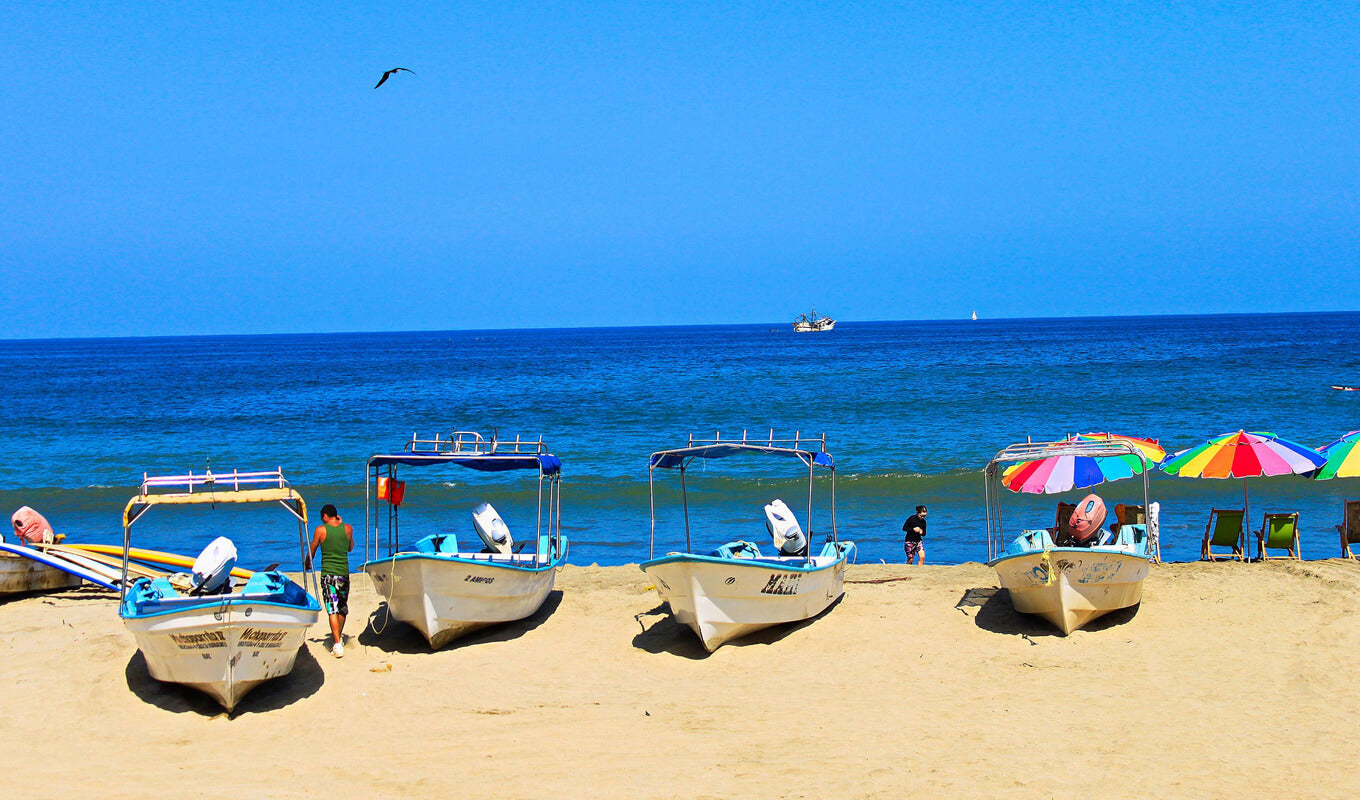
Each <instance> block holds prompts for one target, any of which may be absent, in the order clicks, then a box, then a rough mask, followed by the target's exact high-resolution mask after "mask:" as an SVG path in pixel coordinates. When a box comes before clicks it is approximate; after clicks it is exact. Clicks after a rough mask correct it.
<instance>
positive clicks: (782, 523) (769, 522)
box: [765, 499, 807, 556]
mask: <svg viewBox="0 0 1360 800" xmlns="http://www.w3.org/2000/svg"><path fill="white" fill-rule="evenodd" d="M765 527H766V528H768V529H769V531H770V538H772V539H774V546H775V547H777V548H779V552H780V553H781V554H783V555H786V556H795V555H798V554H800V553H802V552H803V551H804V550H806V549H807V536H805V535H803V529H802V528H800V527H798V520H797V519H795V518H794V516H793V512H792V511H790V510H789V507H788V506H787V505H785V504H784V501H783V500H777V499H776V500H772V501H770V503H769V505H767V506H765Z"/></svg>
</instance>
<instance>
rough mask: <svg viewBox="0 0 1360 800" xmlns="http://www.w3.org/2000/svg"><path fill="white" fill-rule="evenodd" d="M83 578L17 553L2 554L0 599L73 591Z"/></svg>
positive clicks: (0, 558) (0, 561)
mask: <svg viewBox="0 0 1360 800" xmlns="http://www.w3.org/2000/svg"><path fill="white" fill-rule="evenodd" d="M80 584H81V578H80V576H78V575H73V574H71V573H69V572H63V571H62V570H60V569H57V568H55V567H52V566H49V565H47V564H44V563H42V562H40V561H35V560H34V559H33V558H30V557H25V555H20V554H17V553H7V552H5V553H0V597H3V596H5V595H11V594H24V593H27V592H45V591H50V590H52V589H71V588H74V587H76V586H79V585H80Z"/></svg>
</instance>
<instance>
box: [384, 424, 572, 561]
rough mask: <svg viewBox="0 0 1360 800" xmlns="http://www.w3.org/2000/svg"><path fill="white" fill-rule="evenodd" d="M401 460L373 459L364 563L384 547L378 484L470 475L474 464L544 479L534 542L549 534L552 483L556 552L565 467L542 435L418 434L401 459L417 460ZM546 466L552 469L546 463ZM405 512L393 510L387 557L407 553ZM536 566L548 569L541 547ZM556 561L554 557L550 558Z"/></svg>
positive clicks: (551, 529) (389, 507)
mask: <svg viewBox="0 0 1360 800" xmlns="http://www.w3.org/2000/svg"><path fill="white" fill-rule="evenodd" d="M394 455H395V454H390V453H379V454H376V455H373V456H370V457H369V459H368V462H367V469H366V474H365V477H364V560H366V561H376V560H378V558H379V553H378V548H379V546H380V543H381V536H380V531H379V525H380V518H381V517H383V516H384V515H383V514H381V513H380V512H379V509H378V504H379V498H378V492H377V485H378V479H379V478H382V477H386V478H389V479H392V480H396V478H397V467H398V466H408V467H421V468H424V467H431V466H443V465H449V464H453V465H455V466H459V467H463V468H465V469H470V468H472V467H470V466H469V464H468V463H467V462H468V460H469V459H474V460H476V461H478V462H492V463H494V462H503V463H504V465H503V466H498V467H497V469H496V470H494V471H512V470H529V469H532V470H534V471H536V472H537V473H538V517H537V521H536V525H535V530H534V541H535V543H537V541H538V537H539V536H541V535H542V534H543V521H544V519H543V518H544V497H543V483H544V481H545V480H546V481H547V483H548V487H547V488H548V496H547V523H548V536H549V537H550V539H551V542H552V545H553V548H552V549H553V551H554V552H555V551H556V546H557V543H558V542H559V541H560V540H561V538H562V466H561V461H560V460H559V459H558V458H557V457H556V456H554V455H553V454H552V453H550V452H548V445H547V444H546V443H545V442H544V441H543V437H542V436H541V435H540V436H539V437H538V438H537V439H523V438H521V437H519V436H516V437H515V438H514V439H512V440H501V439H500V438H499V436H498V434H497V432H496V431H494V430H493V431H492V433H491V438H490V439H487V438H485V437H484V436H482V434H480V433H478V432H477V431H460V430H456V431H453V432H452V433H449V434H448V435H447V438H446V437H445V436H443V435H441V434H437V433H436V434H435V435H434V438H421V436H420V434H419V432H413V433H412V434H411V438H410V440H409V441H407V442H406V446H405V448H404V449H403V451H402V453H401V455H402V456H403V457H408V458H409V459H414V460H403V461H402V462H401V463H400V464H399V463H397V462H395V461H393V460H391V459H392V458H393V456H394ZM545 462H546V463H545ZM399 508H400V507H399V506H395V505H392V504H391V503H388V504H387V514H386V515H385V516H386V519H387V525H386V527H387V555H388V556H393V555H395V554H396V553H398V552H399V551H400V550H401V515H400V511H399ZM534 552H535V556H534V565H535V566H542V564H540V562H539V560H538V555H537V553H538V550H537V547H535V550H534ZM549 559H551V553H550V554H549Z"/></svg>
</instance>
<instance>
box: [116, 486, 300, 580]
mask: <svg viewBox="0 0 1360 800" xmlns="http://www.w3.org/2000/svg"><path fill="white" fill-rule="evenodd" d="M270 502H277V503H278V504H279V505H281V506H283V507H284V508H285V509H287V511H288V513H290V514H292V515H293V517H294V518H296V519H297V521H298V549H299V553H300V555H301V561H302V571H303V583H304V586H306V585H310V587H311V590H312V592H313V593H314V594H316V595H317V596H319V595H320V587H319V586H318V585H317V582H316V576H315V573H314V572H313V570H312V567H311V559H309V558H308V557H307V542H308V537H307V533H308V531H307V502H306V501H305V500H303V499H302V495H300V494H298V493H297V491H296V490H295V489H293V488H292V487H291V486H289V485H288V479H287V478H285V477H283V468H282V467H279V468H278V469H274V470H264V471H255V472H242V471H240V470H236V469H234V470H232V471H231V472H230V473H227V472H213V471H212V470H211V469H208V470H205V471H204V472H203V473H202V474H196V473H194V472H193V471H189V472H188V473H186V474H183V475H150V474H148V473H145V472H143V473H142V483H141V486H140V487H139V488H138V491H137V494H136V495H134V496H133V497H132V498H131V499H130V500H128V502H127V505H126V506H125V507H124V508H123V577H122V583H121V585H122V595H123V596H124V597H126V595H127V586H128V563H129V560H130V555H131V552H132V526H133V525H134V524H135V523H136V522H137V520H139V519H141V517H142V515H143V514H145V513H146V512H147V511H149V510H151V508H152V506H157V505H208V504H212V505H214V506H215V505H216V504H217V503H224V504H226V503H270Z"/></svg>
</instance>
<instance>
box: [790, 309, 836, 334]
mask: <svg viewBox="0 0 1360 800" xmlns="http://www.w3.org/2000/svg"><path fill="white" fill-rule="evenodd" d="M835 327H836V320H834V319H832V318H831V317H821V316H818V315H817V309H815V308H814V309H812V311H811V312H809V313H807V314H799V315H798V318H797V319H795V320H794V321H793V332H794V333H821V332H824V331H829V330H833V329H835Z"/></svg>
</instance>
